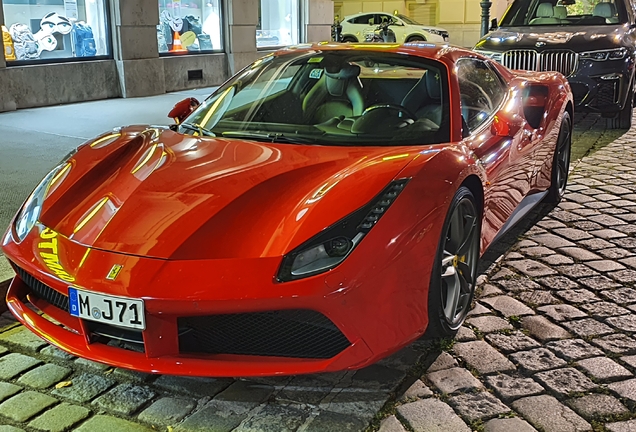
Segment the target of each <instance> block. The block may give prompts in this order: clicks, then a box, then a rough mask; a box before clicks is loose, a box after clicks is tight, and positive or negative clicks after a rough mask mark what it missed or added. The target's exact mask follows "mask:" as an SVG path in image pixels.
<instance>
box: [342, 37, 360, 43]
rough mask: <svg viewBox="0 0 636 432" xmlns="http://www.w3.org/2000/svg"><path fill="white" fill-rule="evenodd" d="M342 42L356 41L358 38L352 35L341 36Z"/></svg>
mask: <svg viewBox="0 0 636 432" xmlns="http://www.w3.org/2000/svg"><path fill="white" fill-rule="evenodd" d="M342 43H358V39H356V38H354V37H353V36H345V37H343V38H342Z"/></svg>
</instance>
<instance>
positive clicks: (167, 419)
mask: <svg viewBox="0 0 636 432" xmlns="http://www.w3.org/2000/svg"><path fill="white" fill-rule="evenodd" d="M196 406H197V404H196V401H195V400H192V399H183V398H174V397H164V398H161V399H159V400H157V401H155V402H154V403H153V404H152V405H150V406H149V407H148V408H146V409H145V410H143V411H142V412H141V414H139V420H140V421H142V422H144V423H149V424H152V425H156V426H162V427H165V426H169V425H175V424H177V423H179V422H180V421H181V420H183V419H184V418H185V416H187V415H188V414H190V413H191V412H192V410H193V409H194V408H196Z"/></svg>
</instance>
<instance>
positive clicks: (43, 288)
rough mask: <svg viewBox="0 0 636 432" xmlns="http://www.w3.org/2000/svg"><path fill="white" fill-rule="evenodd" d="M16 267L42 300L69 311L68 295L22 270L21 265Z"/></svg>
mask: <svg viewBox="0 0 636 432" xmlns="http://www.w3.org/2000/svg"><path fill="white" fill-rule="evenodd" d="M15 268H16V272H17V273H18V276H20V279H22V280H23V281H24V283H25V284H27V285H28V286H29V288H31V291H33V293H34V294H35V295H36V296H38V297H39V298H41V299H42V300H46V301H47V302H49V303H51V304H52V305H53V306H56V307H58V308H60V309H62V310H63V311H66V312H68V297H67V296H65V295H64V294H62V293H60V292H58V291H55V290H54V289H53V288H51V287H49V286H47V285H45V284H43V283H42V282H40V281H39V280H37V279H36V278H34V277H33V276H31V275H30V274H29V273H27V272H25V271H24V270H22V269H21V268H20V267H17V266H16V267H15Z"/></svg>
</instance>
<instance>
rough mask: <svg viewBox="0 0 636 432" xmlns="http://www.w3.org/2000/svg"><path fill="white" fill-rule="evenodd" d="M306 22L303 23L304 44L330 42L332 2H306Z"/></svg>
mask: <svg viewBox="0 0 636 432" xmlns="http://www.w3.org/2000/svg"><path fill="white" fill-rule="evenodd" d="M307 9H308V10H307V14H306V17H307V22H306V23H305V28H306V31H305V35H306V40H305V42H322V41H329V40H331V25H332V24H333V19H334V10H333V1H331V0H308V1H307Z"/></svg>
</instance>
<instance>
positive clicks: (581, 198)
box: [558, 193, 595, 213]
mask: <svg viewBox="0 0 636 432" xmlns="http://www.w3.org/2000/svg"><path fill="white" fill-rule="evenodd" d="M565 199H567V200H568V201H574V202H577V203H579V204H583V203H588V202H591V201H595V200H594V198H591V197H589V196H587V195H583V194H580V193H567V194H566V196H565ZM558 213H562V212H558ZM563 213H564V212H563Z"/></svg>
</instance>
